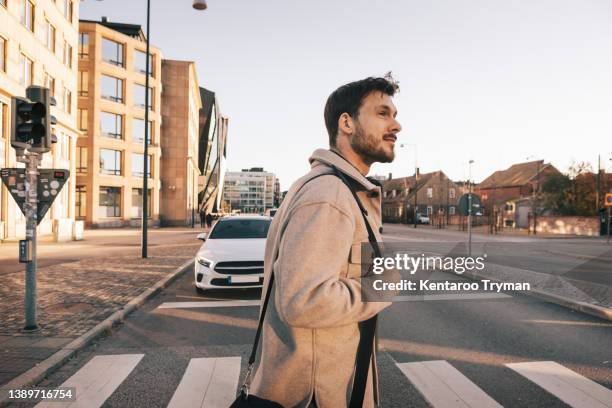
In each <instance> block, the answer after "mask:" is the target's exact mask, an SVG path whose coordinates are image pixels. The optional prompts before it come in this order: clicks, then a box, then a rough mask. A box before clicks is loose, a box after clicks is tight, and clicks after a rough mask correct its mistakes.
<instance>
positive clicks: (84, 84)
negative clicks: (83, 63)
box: [77, 71, 89, 96]
mask: <svg viewBox="0 0 612 408" xmlns="http://www.w3.org/2000/svg"><path fill="white" fill-rule="evenodd" d="M77 82H78V85H77V86H78V89H79V96H88V95H89V89H88V88H89V73H88V72H87V71H79V76H78V78H77Z"/></svg>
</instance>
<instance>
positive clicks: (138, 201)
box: [132, 188, 153, 218]
mask: <svg viewBox="0 0 612 408" xmlns="http://www.w3.org/2000/svg"><path fill="white" fill-rule="evenodd" d="M142 198H143V197H142V188H133V189H132V218H138V217H142ZM152 208H153V205H152V203H151V189H150V188H149V189H147V218H151V213H152V211H151V209H152Z"/></svg>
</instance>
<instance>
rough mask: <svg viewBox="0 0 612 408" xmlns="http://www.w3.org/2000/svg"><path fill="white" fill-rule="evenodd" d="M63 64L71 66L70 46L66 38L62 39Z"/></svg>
mask: <svg viewBox="0 0 612 408" xmlns="http://www.w3.org/2000/svg"><path fill="white" fill-rule="evenodd" d="M64 65H66V66H67V67H68V68H72V46H71V45H70V44H68V41H66V40H64Z"/></svg>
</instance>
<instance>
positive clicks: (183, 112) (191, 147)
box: [160, 59, 202, 225]
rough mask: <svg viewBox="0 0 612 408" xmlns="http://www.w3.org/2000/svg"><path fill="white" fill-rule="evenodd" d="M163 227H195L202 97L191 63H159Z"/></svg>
mask: <svg viewBox="0 0 612 408" xmlns="http://www.w3.org/2000/svg"><path fill="white" fill-rule="evenodd" d="M161 76H162V85H163V88H164V91H163V93H162V101H163V102H162V119H163V120H162V128H161V132H162V139H161V147H162V151H163V155H162V160H161V182H162V202H161V206H160V215H161V219H162V225H195V222H196V221H195V220H196V219H197V218H198V214H197V212H198V179H199V176H200V169H199V166H198V157H199V156H198V148H199V136H200V109H201V108H202V98H201V97H200V87H199V86H198V78H197V75H196V70H195V63H193V62H191V61H174V60H166V59H165V60H163V61H162V75H161Z"/></svg>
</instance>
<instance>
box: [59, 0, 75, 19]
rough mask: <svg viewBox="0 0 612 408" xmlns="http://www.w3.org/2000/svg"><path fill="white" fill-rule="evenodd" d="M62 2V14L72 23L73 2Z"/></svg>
mask: <svg viewBox="0 0 612 408" xmlns="http://www.w3.org/2000/svg"><path fill="white" fill-rule="evenodd" d="M61 2H62V14H64V17H66V20H68V21H70V22H71V23H72V14H73V10H74V5H73V4H72V0H61Z"/></svg>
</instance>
